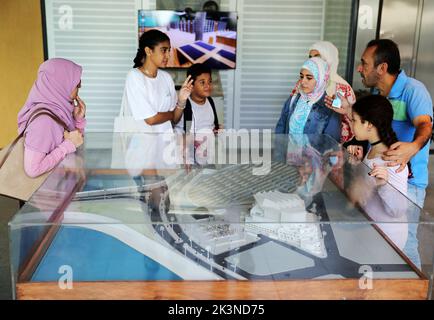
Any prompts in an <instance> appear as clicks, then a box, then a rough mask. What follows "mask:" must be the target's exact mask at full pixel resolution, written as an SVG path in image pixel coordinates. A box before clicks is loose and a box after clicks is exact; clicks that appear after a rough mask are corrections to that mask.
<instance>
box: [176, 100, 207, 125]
mask: <svg viewBox="0 0 434 320" xmlns="http://www.w3.org/2000/svg"><path fill="white" fill-rule="evenodd" d="M188 100H189V101H190V103H191V111H192V119H191V120H192V121H191V127H190V133H194V132H199V131H200V132H208V131H212V130H213V129H214V112H213V111H212V106H211V103H210V102H209V100H208V99H206V102H205V103H204V104H202V105H200V104H198V103H196V102H194V101H193V100H192V99H190V98H188ZM176 129H177V131H179V132H182V131H183V130H184V115H182V117H181V119H180V120H179V122H178V124H177V125H176ZM187 129H188V125H187Z"/></svg>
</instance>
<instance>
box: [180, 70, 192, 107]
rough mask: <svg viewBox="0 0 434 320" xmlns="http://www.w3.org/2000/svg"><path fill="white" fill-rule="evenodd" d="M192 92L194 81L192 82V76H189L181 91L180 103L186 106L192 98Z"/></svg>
mask: <svg viewBox="0 0 434 320" xmlns="http://www.w3.org/2000/svg"><path fill="white" fill-rule="evenodd" d="M192 90H193V80H191V76H188V77H187V79H185V81H184V83H183V84H182V86H181V90H179V95H178V101H179V102H180V103H182V104H184V103H185V102H186V101H187V99H188V97H189V96H190V94H191V91H192Z"/></svg>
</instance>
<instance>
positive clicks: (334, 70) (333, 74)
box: [309, 41, 349, 96]
mask: <svg viewBox="0 0 434 320" xmlns="http://www.w3.org/2000/svg"><path fill="white" fill-rule="evenodd" d="M311 50H317V51H318V52H319V53H320V55H321V58H322V59H324V60H325V61H327V63H328V65H329V67H330V81H329V85H328V86H327V90H326V91H327V94H328V95H330V96H331V95H333V94H335V93H336V83H340V84H345V85H348V86H349V84H348V82H347V81H345V79H344V78H342V77H341V76H340V75H338V65H339V51H338V49H337V48H336V47H335V45H334V44H333V43H331V42H329V41H318V42H315V43H314V44H313V45H311V47H310V48H309V51H311Z"/></svg>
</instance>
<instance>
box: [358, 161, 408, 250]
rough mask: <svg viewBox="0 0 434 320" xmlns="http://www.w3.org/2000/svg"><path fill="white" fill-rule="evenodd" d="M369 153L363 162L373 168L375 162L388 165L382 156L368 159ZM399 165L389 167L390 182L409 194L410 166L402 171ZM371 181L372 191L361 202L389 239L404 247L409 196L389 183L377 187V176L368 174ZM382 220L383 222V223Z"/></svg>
mask: <svg viewBox="0 0 434 320" xmlns="http://www.w3.org/2000/svg"><path fill="white" fill-rule="evenodd" d="M368 154H369V152H368V153H367V155H366V156H365V159H363V162H364V163H365V164H366V165H367V166H368V167H369V168H371V169H373V168H374V163H375V164H376V165H378V166H384V167H387V161H384V160H383V159H381V158H380V157H378V158H373V159H368ZM398 168H399V166H394V167H387V171H388V174H389V180H388V182H389V183H390V184H391V185H392V186H393V187H394V188H395V189H397V190H398V191H399V192H401V193H402V194H404V195H405V196H406V195H407V181H408V167H405V169H404V170H403V171H402V172H400V173H396V172H395V171H396V170H397V169H398ZM366 179H368V180H369V182H370V183H371V187H369V188H368V189H370V190H376V192H372V193H371V194H370V196H369V198H368V199H366V201H365V203H363V204H361V206H362V208H363V209H364V210H365V211H366V213H367V214H368V215H369V216H370V217H371V218H372V220H374V221H375V222H378V223H377V226H378V227H379V228H380V229H381V230H382V231H383V232H384V233H385V234H386V236H388V237H389V239H390V240H391V241H392V242H393V243H394V244H395V245H396V246H397V247H398V248H400V249H402V248H404V246H405V243H406V242H407V234H408V224H407V223H405V222H407V215H406V212H407V198H406V197H404V196H402V195H399V194H397V191H396V190H395V189H393V188H391V187H390V186H389V185H385V186H382V187H379V188H375V187H374V186H375V178H373V177H369V176H366ZM381 222H382V223H381Z"/></svg>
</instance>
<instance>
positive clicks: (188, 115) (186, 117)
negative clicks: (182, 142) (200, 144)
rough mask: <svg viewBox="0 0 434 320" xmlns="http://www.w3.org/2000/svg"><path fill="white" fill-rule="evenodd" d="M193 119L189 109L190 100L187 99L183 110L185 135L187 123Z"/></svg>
mask: <svg viewBox="0 0 434 320" xmlns="http://www.w3.org/2000/svg"><path fill="white" fill-rule="evenodd" d="M192 118H193V111H192V109H191V102H190V99H187V103H186V104H185V109H184V132H185V133H187V121H191V119H192Z"/></svg>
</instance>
